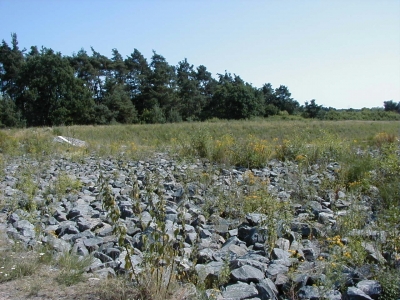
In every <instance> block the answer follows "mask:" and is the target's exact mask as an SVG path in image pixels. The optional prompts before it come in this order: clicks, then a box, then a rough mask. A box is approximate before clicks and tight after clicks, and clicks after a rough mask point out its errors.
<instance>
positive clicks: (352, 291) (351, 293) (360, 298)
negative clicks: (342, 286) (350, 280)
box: [346, 287, 373, 300]
mask: <svg viewBox="0 0 400 300" xmlns="http://www.w3.org/2000/svg"><path fill="white" fill-rule="evenodd" d="M346 294H347V297H348V299H349V300H373V299H372V298H371V297H370V296H368V295H367V294H366V293H364V292H363V291H362V290H360V289H358V288H356V287H349V288H348V289H347V293H346Z"/></svg>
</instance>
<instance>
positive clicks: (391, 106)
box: [383, 100, 400, 113]
mask: <svg viewBox="0 0 400 300" xmlns="http://www.w3.org/2000/svg"><path fill="white" fill-rule="evenodd" d="M383 106H384V108H385V111H395V112H398V113H400V102H399V103H396V102H395V101H393V100H389V101H385V102H383Z"/></svg>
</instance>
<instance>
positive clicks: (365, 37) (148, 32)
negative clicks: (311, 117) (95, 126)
mask: <svg viewBox="0 0 400 300" xmlns="http://www.w3.org/2000/svg"><path fill="white" fill-rule="evenodd" d="M0 12H1V17H0V39H2V40H5V41H6V42H7V43H8V44H11V33H16V34H17V37H18V42H19V47H20V48H21V49H22V48H27V49H30V47H31V46H34V45H35V46H38V47H39V48H40V47H41V46H44V47H47V48H52V49H53V50H55V51H59V52H61V53H62V54H63V55H67V56H71V55H72V54H73V53H76V52H78V51H79V50H80V49H82V48H83V49H85V50H86V51H87V52H88V54H89V55H91V50H90V47H93V48H94V50H96V51H97V52H100V53H101V54H103V55H105V56H108V57H111V50H112V49H113V48H116V49H117V50H118V51H119V52H120V53H121V54H122V55H123V56H124V57H126V56H129V55H130V54H131V53H132V52H133V51H134V49H135V48H136V49H137V50H139V51H140V52H141V53H142V54H143V55H144V56H145V57H146V58H147V60H148V61H149V62H150V59H151V56H152V54H153V52H152V51H153V50H154V51H156V52H157V53H158V54H160V55H162V56H164V57H165V59H166V61H167V62H168V63H169V64H170V65H177V64H178V62H179V61H182V60H183V59H185V58H187V60H188V62H189V63H190V64H193V65H194V66H195V67H197V66H199V65H204V66H206V67H207V69H208V71H210V72H211V73H212V75H213V76H214V77H215V78H217V74H218V73H219V74H224V73H225V71H227V72H229V73H231V74H236V75H238V76H240V77H241V78H242V79H243V80H244V81H246V82H249V83H251V84H252V85H253V86H255V87H259V88H260V87H262V85H263V84H265V83H271V84H272V86H273V88H278V87H279V86H280V85H285V86H287V87H288V88H289V91H290V92H291V93H292V97H293V98H294V99H295V100H297V101H298V102H299V103H300V104H304V103H305V101H310V100H311V99H315V100H316V103H317V104H319V105H323V106H325V107H334V108H363V107H369V108H370V107H382V106H383V102H384V101H387V100H393V101H396V102H399V101H400V0H329V1H328V0H270V1H265V0H242V1H239V0H229V1H228V0H84V1H81V0H0Z"/></svg>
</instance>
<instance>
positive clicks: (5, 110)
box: [0, 95, 25, 127]
mask: <svg viewBox="0 0 400 300" xmlns="http://www.w3.org/2000/svg"><path fill="white" fill-rule="evenodd" d="M24 125H25V123H24V120H23V119H22V116H21V113H20V112H19V111H18V109H17V106H16V105H15V102H14V100H12V99H11V98H10V96H8V95H5V96H1V95H0V127H22V126H24Z"/></svg>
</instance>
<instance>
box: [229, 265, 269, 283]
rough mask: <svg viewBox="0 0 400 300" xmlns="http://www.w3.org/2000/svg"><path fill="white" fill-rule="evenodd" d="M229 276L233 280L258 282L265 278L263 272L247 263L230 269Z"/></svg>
mask: <svg viewBox="0 0 400 300" xmlns="http://www.w3.org/2000/svg"><path fill="white" fill-rule="evenodd" d="M231 278H232V279H233V280H234V281H243V282H248V283H250V282H260V281H261V280H262V279H264V278H265V276H264V273H263V272H261V271H260V270H259V269H257V268H254V267H252V266H249V265H244V266H243V267H240V268H238V269H235V270H232V271H231Z"/></svg>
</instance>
